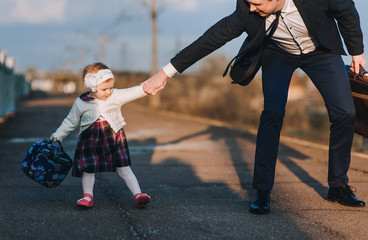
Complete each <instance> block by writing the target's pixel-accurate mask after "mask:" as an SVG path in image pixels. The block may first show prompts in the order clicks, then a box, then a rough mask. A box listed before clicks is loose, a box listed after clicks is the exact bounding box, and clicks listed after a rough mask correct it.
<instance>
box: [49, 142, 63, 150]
mask: <svg viewBox="0 0 368 240" xmlns="http://www.w3.org/2000/svg"><path fill="white" fill-rule="evenodd" d="M49 142H50V143H51V144H52V145H55V144H54V143H55V142H54V140H52V139H49ZM56 142H57V143H58V145H59V146H56V147H58V148H59V149H60V150H61V151H62V152H64V148H63V146H62V145H61V142H60V141H59V140H57V141H56Z"/></svg>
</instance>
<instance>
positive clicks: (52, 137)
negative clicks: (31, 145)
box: [50, 135, 58, 143]
mask: <svg viewBox="0 0 368 240" xmlns="http://www.w3.org/2000/svg"><path fill="white" fill-rule="evenodd" d="M50 140H52V141H53V142H54V143H56V142H57V141H58V139H57V138H56V137H54V136H53V135H51V137H50Z"/></svg>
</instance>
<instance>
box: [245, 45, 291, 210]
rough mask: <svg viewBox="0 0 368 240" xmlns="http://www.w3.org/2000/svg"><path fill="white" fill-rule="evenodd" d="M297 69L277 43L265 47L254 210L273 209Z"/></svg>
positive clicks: (254, 184) (254, 183)
mask: <svg viewBox="0 0 368 240" xmlns="http://www.w3.org/2000/svg"><path fill="white" fill-rule="evenodd" d="M295 69H296V63H295V62H294V59H293V58H292V57H291V56H290V55H289V54H286V53H285V52H283V51H282V50H280V49H278V48H277V47H275V46H270V47H268V48H267V49H266V50H265V51H264V53H263V55H262V87H263V95H264V110H263V112H262V115H261V118H260V124H259V128H258V134H257V143H256V154H255V164H254V175H253V187H254V188H255V189H257V199H256V201H255V202H254V203H253V204H252V205H251V207H250V210H251V212H252V213H256V214H265V213H269V211H270V191H271V189H272V187H273V183H274V178H275V167H276V159H277V154H278V148H279V139H280V131H281V128H282V122H283V118H284V115H285V105H286V102H287V95H288V90H289V85H290V79H291V76H292V74H293V72H294V71H295Z"/></svg>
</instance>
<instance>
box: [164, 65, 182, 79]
mask: <svg viewBox="0 0 368 240" xmlns="http://www.w3.org/2000/svg"><path fill="white" fill-rule="evenodd" d="M162 70H163V71H164V72H165V74H166V76H168V77H169V78H171V77H173V76H174V75H175V74H176V73H177V72H178V70H176V69H175V67H174V66H173V65H172V64H171V63H168V64H167V65H166V66H165V67H163V68H162Z"/></svg>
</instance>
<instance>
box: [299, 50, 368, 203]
mask: <svg viewBox="0 0 368 240" xmlns="http://www.w3.org/2000/svg"><path fill="white" fill-rule="evenodd" d="M304 64H305V65H303V66H302V69H303V70H304V71H305V72H306V73H307V74H308V75H309V77H310V78H311V80H312V81H313V83H314V84H315V86H316V87H317V89H318V91H319V92H320V93H321V95H322V97H323V99H324V101H325V105H326V108H327V111H328V115H329V119H330V122H331V127H330V146H329V167H328V184H329V186H330V191H329V197H332V195H334V196H335V197H336V198H337V199H334V200H338V201H339V202H340V203H342V204H344V205H349V206H363V205H364V202H362V201H360V200H359V199H357V198H355V196H354V194H353V193H352V192H351V190H350V188H349V187H348V185H347V183H348V176H347V172H348V170H349V165H350V155H351V146H352V142H353V136H354V127H355V125H354V118H355V108H354V102H353V99H352V95H351V90H350V83H349V79H348V75H347V72H346V70H345V65H344V63H343V61H342V58H341V56H339V55H335V54H326V53H323V52H320V53H319V54H316V55H313V56H311V57H308V58H306V60H305V61H304ZM335 190H336V191H335ZM334 193H336V194H334ZM331 194H332V195H331ZM340 195H341V196H340ZM346 196H348V197H346Z"/></svg>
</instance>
